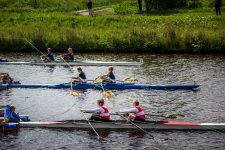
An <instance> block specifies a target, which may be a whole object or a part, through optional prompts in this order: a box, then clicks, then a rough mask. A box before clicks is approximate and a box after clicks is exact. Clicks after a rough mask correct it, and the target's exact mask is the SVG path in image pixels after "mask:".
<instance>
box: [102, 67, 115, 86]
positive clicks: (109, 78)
mask: <svg viewBox="0 0 225 150" xmlns="http://www.w3.org/2000/svg"><path fill="white" fill-rule="evenodd" d="M113 70H114V69H113V67H109V69H108V71H109V72H108V74H106V75H103V76H101V77H100V78H101V79H102V82H110V83H115V82H116V77H115V75H114V73H113Z"/></svg>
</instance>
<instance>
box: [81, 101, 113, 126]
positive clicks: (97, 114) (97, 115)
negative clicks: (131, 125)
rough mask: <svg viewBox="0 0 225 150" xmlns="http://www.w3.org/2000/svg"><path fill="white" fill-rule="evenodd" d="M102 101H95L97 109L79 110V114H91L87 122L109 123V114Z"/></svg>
mask: <svg viewBox="0 0 225 150" xmlns="http://www.w3.org/2000/svg"><path fill="white" fill-rule="evenodd" d="M104 103H105V102H104V99H99V100H97V105H98V108H95V109H81V110H80V111H81V112H86V113H93V114H92V116H91V118H90V119H89V120H95V121H104V122H108V121H110V114H109V110H108V108H107V107H105V106H104Z"/></svg>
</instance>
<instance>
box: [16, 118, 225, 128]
mask: <svg viewBox="0 0 225 150" xmlns="http://www.w3.org/2000/svg"><path fill="white" fill-rule="evenodd" d="M91 124H92V125H93V127H94V128H95V129H106V130H134V129H135V130H136V129H137V128H136V127H135V126H133V125H132V124H130V123H127V122H125V121H122V120H117V121H115V120H114V121H111V122H101V121H91ZM135 124H137V125H138V126H139V127H141V128H142V129H144V130H154V129H155V130H224V129H225V123H196V122H171V121H146V122H142V123H141V122H135ZM19 127H21V128H33V127H46V128H73V129H84V130H85V129H90V126H89V124H88V123H87V121H86V120H68V121H58V122H21V123H20V124H19Z"/></svg>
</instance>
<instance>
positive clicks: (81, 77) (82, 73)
mask: <svg viewBox="0 0 225 150" xmlns="http://www.w3.org/2000/svg"><path fill="white" fill-rule="evenodd" d="M79 79H80V80H81V82H84V83H86V82H87V78H86V75H85V73H84V72H83V71H82V72H81V73H80V74H79Z"/></svg>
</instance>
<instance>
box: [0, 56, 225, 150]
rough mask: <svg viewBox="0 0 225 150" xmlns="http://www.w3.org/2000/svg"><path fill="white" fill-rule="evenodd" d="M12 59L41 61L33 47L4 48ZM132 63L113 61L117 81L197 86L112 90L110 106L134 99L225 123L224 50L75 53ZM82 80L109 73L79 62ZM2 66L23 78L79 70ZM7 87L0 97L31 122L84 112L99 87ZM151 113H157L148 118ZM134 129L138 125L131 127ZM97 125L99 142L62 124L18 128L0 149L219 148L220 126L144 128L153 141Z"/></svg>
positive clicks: (224, 135)
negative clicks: (192, 88)
mask: <svg viewBox="0 0 225 150" xmlns="http://www.w3.org/2000/svg"><path fill="white" fill-rule="evenodd" d="M0 57H3V58H7V59H9V60H13V61H34V60H36V61H40V60H39V56H38V54H37V53H31V54H23V53H17V54H14V53H13V54H12V53H10V54H4V53H1V54H0ZM139 58H143V60H144V65H142V66H140V67H139V66H137V67H125V66H120V67H119V66H114V69H115V75H116V78H117V79H118V80H122V79H124V78H126V77H130V76H131V77H135V78H137V79H138V82H139V83H150V84H160V83H162V84H167V83H168V84H169V83H193V82H196V83H198V84H200V85H201V88H200V90H198V91H156V90H124V91H117V90H113V93H114V94H115V95H116V96H115V97H113V98H111V99H109V100H107V101H106V106H107V107H108V108H109V110H110V112H115V111H118V110H120V109H123V108H129V107H131V102H132V100H134V99H138V100H140V103H141V105H142V106H143V108H144V109H145V112H146V113H149V114H159V115H170V114H183V115H185V117H183V118H179V119H178V120H180V121H196V122H225V56H220V55H149V54H77V56H76V59H77V60H99V61H138V59H139ZM82 68H83V70H84V71H85V73H86V75H87V77H88V79H90V80H91V79H95V77H97V76H98V75H101V74H105V73H107V67H106V66H82ZM0 72H9V73H10V75H11V76H12V77H13V78H14V79H15V80H19V81H20V82H21V83H24V84H35V83H55V84H57V83H65V82H69V81H70V79H71V77H73V76H75V75H76V74H77V72H76V67H73V69H72V70H69V68H68V67H62V66H56V67H44V66H28V65H0ZM70 92H71V90H70V89H19V88H18V89H9V90H6V91H0V104H13V105H15V106H16V107H17V112H19V113H20V114H27V115H29V116H30V119H31V120H32V121H39V120H41V121H58V120H68V119H83V118H82V115H81V114H80V112H79V109H80V108H95V107H96V100H97V99H99V98H101V97H102V92H101V91H99V90H93V89H90V90H84V91H79V92H80V93H81V95H80V96H79V97H73V96H71V95H70ZM152 119H153V120H156V119H159V118H152ZM137 131H138V130H137ZM137 131H133V132H130V131H123V132H117V131H109V132H106V131H98V132H99V134H100V136H102V137H104V140H103V141H98V140H96V136H95V134H93V132H91V131H82V130H63V129H40V128H34V129H21V130H20V131H19V132H18V133H14V134H7V135H2V134H1V135H0V149H1V150H4V149H7V150H8V149H16V150H17V149H24V150H26V149H27V150H28V149H29V150H30V149H33V150H35V149H49V150H53V149H85V150H87V149H115V150H118V149H138V150H140V149H144V150H148V149H151V150H152V149H221V150H222V149H224V147H225V131H150V133H151V134H152V135H153V136H154V137H155V138H154V140H152V139H151V138H150V137H149V136H148V135H147V134H142V133H141V131H140V132H137Z"/></svg>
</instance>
